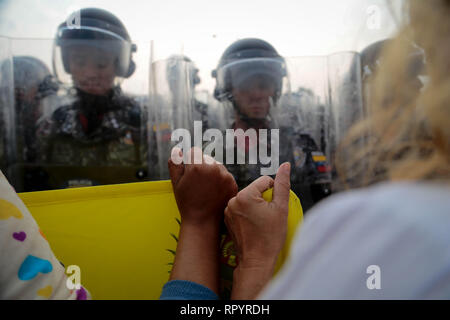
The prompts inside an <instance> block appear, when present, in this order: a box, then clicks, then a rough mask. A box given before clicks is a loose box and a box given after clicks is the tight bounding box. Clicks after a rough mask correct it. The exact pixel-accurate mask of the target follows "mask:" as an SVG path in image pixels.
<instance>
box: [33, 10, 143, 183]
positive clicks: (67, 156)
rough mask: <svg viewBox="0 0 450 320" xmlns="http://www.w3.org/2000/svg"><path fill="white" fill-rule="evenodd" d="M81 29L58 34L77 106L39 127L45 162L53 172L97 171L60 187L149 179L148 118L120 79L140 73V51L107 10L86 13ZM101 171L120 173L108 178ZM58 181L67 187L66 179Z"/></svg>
mask: <svg viewBox="0 0 450 320" xmlns="http://www.w3.org/2000/svg"><path fill="white" fill-rule="evenodd" d="M79 24H80V25H79V26H75V27H74V26H72V25H68V24H67V23H66V22H64V23H62V24H61V25H60V26H59V27H58V30H57V35H56V40H55V48H54V55H53V64H54V68H55V69H56V70H55V71H56V74H57V76H58V79H59V80H61V81H64V80H65V81H67V80H69V79H68V78H71V81H72V83H73V88H72V89H71V93H70V96H71V98H72V102H71V103H69V104H67V105H63V106H61V107H59V108H58V109H57V110H55V111H54V112H53V114H52V115H51V117H49V118H47V119H45V120H44V121H42V123H40V124H39V129H38V139H39V141H40V160H41V161H42V162H43V163H45V165H46V166H47V168H49V167H50V168H51V167H53V166H59V165H69V166H72V167H77V168H83V167H84V168H88V167H90V168H91V170H87V171H86V170H81V171H82V172H78V173H75V172H74V174H73V178H74V179H72V177H70V176H67V177H66V178H64V179H66V180H67V181H64V182H63V184H64V185H63V186H61V185H58V186H55V187H67V186H78V185H93V184H105V183H120V182H131V181H135V180H136V178H138V179H143V178H145V177H146V171H145V167H146V164H145V163H146V148H145V145H146V131H145V130H144V129H143V127H142V126H141V124H142V123H145V119H143V117H144V114H143V112H142V110H141V109H140V107H139V105H138V103H137V102H136V101H135V100H134V99H132V98H130V97H128V96H126V95H124V94H123V93H122V90H121V88H120V79H124V78H129V77H130V76H131V75H132V74H133V72H134V71H135V63H134V61H133V59H132V54H133V53H134V52H136V50H137V47H136V45H135V44H133V43H132V41H131V38H130V36H129V34H128V32H127V30H126V28H125V26H124V25H123V23H122V22H121V21H120V20H119V19H118V18H117V17H116V16H114V15H113V14H111V13H109V12H107V11H105V10H102V9H96V8H87V9H82V10H80V23H79ZM99 167H103V168H108V167H110V168H111V167H114V168H115V169H112V170H111V172H109V173H107V172H106V171H103V175H102V173H101V172H99V170H98V168H99ZM118 168H121V169H125V171H124V172H122V171H123V170H121V169H118ZM73 170H74V171H77V169H73ZM53 171H54V170H53ZM65 173H67V170H66V171H65ZM58 174H59V175H61V174H62V173H61V171H59V173H58ZM58 174H56V175H58ZM103 178H105V179H103ZM71 179H72V180H71ZM56 180H58V182H57V184H60V183H61V179H56ZM56 180H55V181H56Z"/></svg>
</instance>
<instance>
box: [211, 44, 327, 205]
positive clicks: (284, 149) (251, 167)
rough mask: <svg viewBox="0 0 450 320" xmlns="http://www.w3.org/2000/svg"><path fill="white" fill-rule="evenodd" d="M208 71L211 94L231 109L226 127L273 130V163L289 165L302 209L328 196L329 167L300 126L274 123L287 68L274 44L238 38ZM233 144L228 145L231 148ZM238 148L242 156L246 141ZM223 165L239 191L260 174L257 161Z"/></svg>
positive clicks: (292, 184)
mask: <svg viewBox="0 0 450 320" xmlns="http://www.w3.org/2000/svg"><path fill="white" fill-rule="evenodd" d="M212 75H213V77H214V78H215V79H216V88H215V92H214V96H215V98H216V99H217V100H219V101H220V102H221V103H222V104H224V105H225V106H226V105H228V106H229V107H231V108H232V109H233V112H234V119H233V120H234V121H233V123H232V124H231V128H232V129H243V130H244V131H245V130H247V129H250V128H253V129H256V130H258V129H272V128H278V129H279V163H282V162H285V161H289V162H290V163H291V165H292V170H291V186H292V187H291V188H292V189H293V191H294V192H295V193H296V194H297V195H298V196H299V198H300V201H301V204H302V207H303V210H304V211H307V210H308V209H309V208H310V207H312V206H313V205H314V204H315V203H316V202H317V201H319V200H320V199H322V198H324V197H325V196H327V195H328V194H330V192H331V189H330V183H331V181H330V180H331V178H330V173H329V166H328V164H327V161H326V158H325V156H324V154H323V153H322V151H321V150H320V149H319V148H318V147H317V144H316V142H315V141H314V140H313V139H312V138H311V136H309V135H308V134H306V133H304V132H301V131H300V130H296V129H295V128H292V127H285V126H283V124H282V123H277V115H276V114H277V109H278V108H280V100H281V98H282V90H283V79H285V78H287V69H286V63H285V60H284V59H283V58H282V57H281V56H280V55H279V54H278V52H277V51H276V50H275V48H274V47H273V46H272V45H271V44H269V43H267V42H266V41H263V40H261V39H253V38H249V39H242V40H238V41H236V42H234V43H233V44H231V45H230V46H229V47H228V48H227V49H226V50H225V52H224V53H223V55H222V57H221V58H220V61H219V64H218V66H217V68H216V69H215V70H214V71H213V73H212ZM270 132H271V131H270V130H268V133H270ZM270 139H271V138H270V137H268V140H270ZM270 145H271V144H268V145H267V146H268V147H269V149H270ZM239 147H240V146H238V145H235V146H234V148H235V150H236V149H237V148H239ZM241 147H244V148H245V149H246V152H247V154H248V148H249V146H248V143H246V145H245V146H241ZM271 151H274V150H268V154H270V152H271ZM225 152H227V151H226V150H225ZM236 154H237V152H234V155H235V156H236ZM226 166H227V168H228V170H229V171H230V172H231V173H232V174H233V176H234V177H235V179H236V182H237V184H238V186H239V188H240V189H242V188H244V187H246V186H247V185H248V184H250V183H251V182H252V181H254V180H255V179H257V178H258V177H259V176H260V175H261V170H260V169H261V167H262V165H261V163H258V164H247V163H246V164H236V161H235V162H234V163H233V164H226Z"/></svg>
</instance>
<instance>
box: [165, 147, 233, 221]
mask: <svg viewBox="0 0 450 320" xmlns="http://www.w3.org/2000/svg"><path fill="white" fill-rule="evenodd" d="M197 152H198V153H197ZM195 153H197V155H196V154H195ZM182 156H183V154H182V152H181V149H179V148H174V149H173V150H172V156H171V158H170V159H169V163H168V166H169V173H170V178H171V180H172V186H173V191H174V194H175V199H176V201H177V205H178V209H179V211H180V215H181V220H182V223H189V224H191V223H192V224H195V225H203V224H206V223H209V222H216V223H219V222H220V220H221V219H222V217H223V212H224V209H225V207H226V204H227V202H228V200H229V199H231V198H232V197H234V196H235V195H236V193H237V190H238V187H237V184H236V182H235V180H234V178H233V176H232V175H231V174H230V173H229V172H228V170H227V169H226V168H225V167H224V166H223V165H222V164H220V163H218V162H216V161H215V160H214V159H213V158H211V157H209V156H206V155H202V152H201V150H200V149H198V148H192V149H191V150H190V158H189V160H190V163H191V164H183V163H181V164H175V162H174V161H173V159H176V157H182ZM194 156H201V159H202V163H201V164H194ZM178 159H180V158H178ZM176 162H180V161H176Z"/></svg>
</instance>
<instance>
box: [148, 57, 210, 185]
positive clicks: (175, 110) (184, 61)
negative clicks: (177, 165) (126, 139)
mask: <svg viewBox="0 0 450 320" xmlns="http://www.w3.org/2000/svg"><path fill="white" fill-rule="evenodd" d="M196 81H197V80H196V78H195V65H194V64H193V62H191V61H190V60H189V59H188V58H187V57H184V56H178V55H174V56H171V57H169V58H167V59H163V60H158V61H155V62H153V63H152V65H151V71H150V101H151V102H150V104H151V108H150V110H151V111H150V112H149V113H151V114H152V116H151V118H149V121H150V125H149V127H150V128H151V130H152V132H151V135H150V136H149V138H150V140H151V141H150V142H149V144H150V145H152V146H154V148H156V150H157V157H158V166H157V169H158V172H159V177H160V178H161V179H168V178H169V172H168V169H167V160H168V159H169V157H170V151H171V148H172V147H173V146H174V145H175V143H174V142H172V141H171V136H172V132H174V131H175V130H176V129H180V130H185V132H186V133H187V135H186V136H185V138H186V139H188V140H189V144H191V142H193V141H194V140H193V139H194V120H196V121H198V122H197V124H198V125H199V126H200V127H202V126H203V125H204V124H205V120H206V116H207V114H206V112H207V110H206V108H207V105H206V104H205V103H204V102H201V101H199V100H197V99H196V97H195V85H196ZM202 120H203V121H202ZM202 131H203V129H200V135H201V134H202Z"/></svg>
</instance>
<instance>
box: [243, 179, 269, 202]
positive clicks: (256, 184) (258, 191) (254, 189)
mask: <svg viewBox="0 0 450 320" xmlns="http://www.w3.org/2000/svg"><path fill="white" fill-rule="evenodd" d="M273 183H274V182H273V179H272V178H271V177H269V176H262V177H259V178H258V179H256V180H255V181H253V182H252V183H251V184H250V185H249V186H248V187H247V188H245V189H244V190H242V191H245V193H247V192H248V194H249V195H250V196H257V197H261V196H262V193H263V192H264V191H266V190H267V189H270V188H272V187H273Z"/></svg>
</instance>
